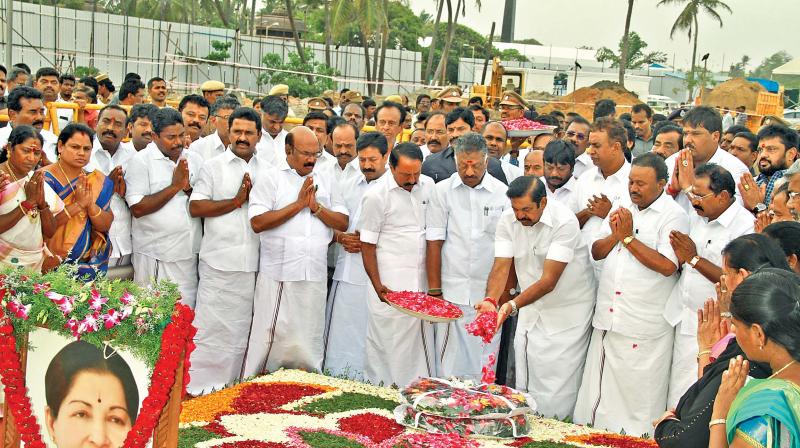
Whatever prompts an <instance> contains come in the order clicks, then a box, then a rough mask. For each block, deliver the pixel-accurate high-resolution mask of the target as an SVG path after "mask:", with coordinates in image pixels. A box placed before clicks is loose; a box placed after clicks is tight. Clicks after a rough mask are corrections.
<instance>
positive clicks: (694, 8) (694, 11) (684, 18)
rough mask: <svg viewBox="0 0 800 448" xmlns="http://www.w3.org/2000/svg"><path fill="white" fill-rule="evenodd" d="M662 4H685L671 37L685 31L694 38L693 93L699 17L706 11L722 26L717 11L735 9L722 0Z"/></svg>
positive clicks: (665, 0) (679, 0)
mask: <svg viewBox="0 0 800 448" xmlns="http://www.w3.org/2000/svg"><path fill="white" fill-rule="evenodd" d="M662 5H684V8H683V11H681V13H680V14H679V15H678V18H677V19H675V23H673V24H672V29H671V30H670V32H669V37H670V39H672V38H673V37H674V36H675V33H677V32H679V31H685V32H687V33H688V35H689V39H694V43H693V47H692V70H691V72H690V74H689V90H690V92H689V94H690V95H691V94H692V92H691V90H692V88H693V86H694V77H695V67H696V64H697V31H698V20H697V18H698V16H699V15H700V13H703V12H705V13H706V14H708V15H709V16H711V18H712V19H714V20H716V21H717V23H719V27H720V28H722V17H721V16H720V15H719V12H717V11H718V10H721V9H722V10H725V11H728V13H732V12H733V11H732V10H731V8H730V6H728V5H727V4H725V3H724V2H722V1H721V0H661V1H659V2H658V6H662ZM690 99H691V97H690Z"/></svg>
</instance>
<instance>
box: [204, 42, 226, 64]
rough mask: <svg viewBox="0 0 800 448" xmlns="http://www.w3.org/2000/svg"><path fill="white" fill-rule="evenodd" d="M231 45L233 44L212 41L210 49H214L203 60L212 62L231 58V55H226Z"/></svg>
mask: <svg viewBox="0 0 800 448" xmlns="http://www.w3.org/2000/svg"><path fill="white" fill-rule="evenodd" d="M231 45H233V42H222V41H219V40H212V41H211V47H212V48H213V49H214V51H212V52H211V53H209V54H208V56H206V57H205V59H211V60H212V61H224V60H225V59H228V58H229V57H231V54H230V53H228V50H230V48H231Z"/></svg>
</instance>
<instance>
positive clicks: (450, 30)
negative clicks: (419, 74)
mask: <svg viewBox="0 0 800 448" xmlns="http://www.w3.org/2000/svg"><path fill="white" fill-rule="evenodd" d="M446 1H447V34H446V35H445V42H444V48H443V49H442V57H441V59H439V65H438V66H436V73H435V74H434V76H433V79H436V80H441V81H442V84H444V79H445V76H446V71H447V60H448V57H449V56H450V46H451V44H452V43H453V36H455V33H456V27H457V25H458V15H459V13H460V14H461V15H462V16H464V15H466V12H467V0H458V3H456V10H455V13H453V14H451V11H452V9H451V7H452V4H451V0H446ZM475 6H476V7H477V8H478V10H479V11H480V9H481V0H475ZM431 51H433V45H431Z"/></svg>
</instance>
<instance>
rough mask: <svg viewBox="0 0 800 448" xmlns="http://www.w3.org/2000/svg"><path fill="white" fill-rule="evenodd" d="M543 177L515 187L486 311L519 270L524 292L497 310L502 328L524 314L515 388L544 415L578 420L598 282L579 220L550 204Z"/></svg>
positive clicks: (504, 219)
mask: <svg viewBox="0 0 800 448" xmlns="http://www.w3.org/2000/svg"><path fill="white" fill-rule="evenodd" d="M545 190H546V187H545V185H544V182H542V181H541V180H540V179H538V178H535V177H532V176H525V177H520V178H518V179H516V180H515V181H514V182H512V183H511V185H509V187H508V193H507V195H508V197H509V198H510V199H511V206H512V210H507V211H505V212H504V213H503V215H502V216H501V217H500V221H499V223H498V224H497V234H496V236H495V259H494V265H493V266H492V270H491V273H490V274H489V279H488V281H487V286H486V296H487V299H486V300H485V301H483V302H482V303H481V305H480V308H479V310H480V311H489V310H493V309H494V307H495V304H497V300H498V299H499V298H500V297H501V295H502V293H503V291H504V289H505V287H506V281H507V280H506V279H507V278H508V274H509V271H510V270H511V267H512V265H513V266H514V268H515V269H516V272H517V278H518V279H519V285H520V288H521V290H522V292H521V293H520V294H519V295H518V296H517V297H515V298H514V299H511V300H508V301H507V302H505V303H503V304H502V305H501V306H500V309H499V310H498V326H499V325H502V323H503V322H504V321H505V320H506V318H508V317H509V316H514V315H516V314H517V310H518V309H519V318H518V320H517V331H516V335H515V337H514V354H515V358H516V360H515V366H516V374H515V377H516V388H517V389H522V390H526V391H528V392H530V393H531V395H532V396H533V398H534V400H536V404H537V409H536V411H537V412H538V413H541V414H543V415H544V416H546V417H557V418H562V419H563V418H566V417H569V416H571V415H572V412H573V409H574V407H575V401H576V398H577V394H578V388H579V386H580V382H581V373H582V372H583V363H584V358H585V356H586V347H587V346H588V344H589V333H590V329H591V320H592V308H593V307H594V297H595V288H594V278H593V276H592V273H591V268H590V265H589V252H588V251H587V250H586V248H585V247H584V246H585V245H584V242H583V240H582V239H581V236H580V232H579V231H578V220H577V219H576V218H575V214H574V213H572V211H571V210H569V209H568V208H567V207H566V206H564V205H562V204H560V203H558V202H557V201H549V200H548V199H547V197H546V196H547V193H546V191H545Z"/></svg>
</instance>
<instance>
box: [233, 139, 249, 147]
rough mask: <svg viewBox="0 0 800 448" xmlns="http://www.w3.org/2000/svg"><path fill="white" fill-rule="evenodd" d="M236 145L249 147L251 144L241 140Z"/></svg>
mask: <svg viewBox="0 0 800 448" xmlns="http://www.w3.org/2000/svg"><path fill="white" fill-rule="evenodd" d="M236 144H237V145H247V146H250V142H248V141H247V140H239V141H237V142H236Z"/></svg>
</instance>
